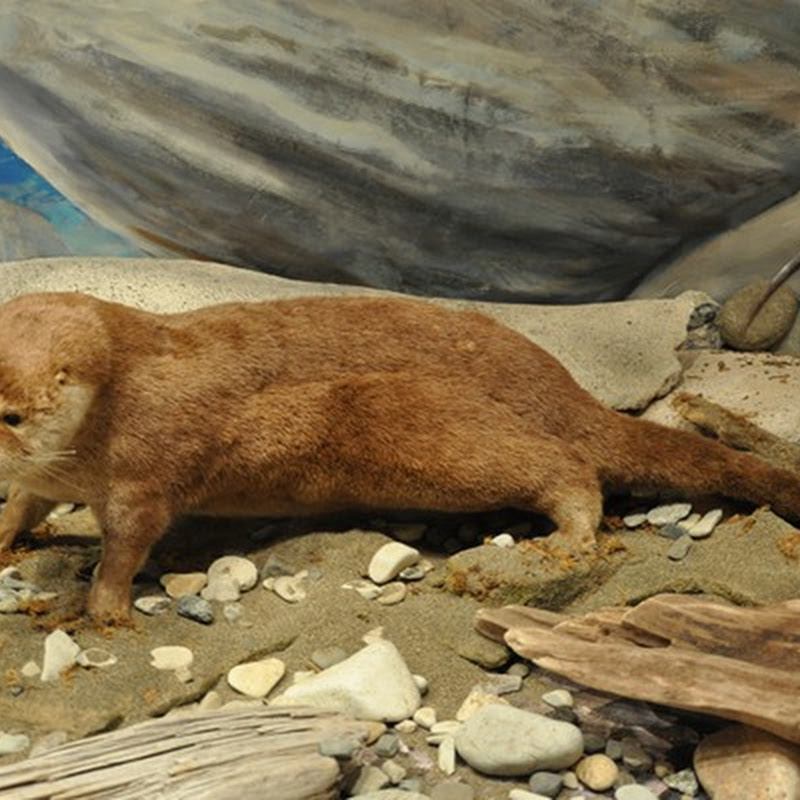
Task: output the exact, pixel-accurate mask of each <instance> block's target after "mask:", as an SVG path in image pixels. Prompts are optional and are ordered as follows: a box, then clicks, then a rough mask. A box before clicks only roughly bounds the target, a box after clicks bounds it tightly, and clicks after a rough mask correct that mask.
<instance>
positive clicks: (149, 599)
mask: <svg viewBox="0 0 800 800" xmlns="http://www.w3.org/2000/svg"><path fill="white" fill-rule="evenodd" d="M170 602H171V601H170V599H169V597H163V596H162V595H147V596H145V597H137V598H136V600H134V601H133V607H134V608H135V609H136V610H137V611H141V612H142V614H147V615H148V616H149V617H152V616H155V615H156V614H163V613H164V612H165V611H167V610H168V609H169V607H170Z"/></svg>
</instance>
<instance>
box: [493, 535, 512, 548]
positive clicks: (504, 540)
mask: <svg viewBox="0 0 800 800" xmlns="http://www.w3.org/2000/svg"><path fill="white" fill-rule="evenodd" d="M489 542H490V543H491V544H493V545H494V546H495V547H504V548H506V549H509V548H511V547H513V546H514V545H515V544H516V543H517V542H516V540H515V539H514V537H513V536H512V535H511V534H510V533H498V534H497V536H492V538H491V539H489Z"/></svg>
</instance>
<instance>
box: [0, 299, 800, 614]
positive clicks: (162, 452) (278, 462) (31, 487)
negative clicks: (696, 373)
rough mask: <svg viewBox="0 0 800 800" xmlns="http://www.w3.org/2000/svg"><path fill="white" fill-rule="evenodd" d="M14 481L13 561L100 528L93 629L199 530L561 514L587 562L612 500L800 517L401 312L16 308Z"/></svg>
mask: <svg viewBox="0 0 800 800" xmlns="http://www.w3.org/2000/svg"><path fill="white" fill-rule="evenodd" d="M9 414H12V415H13V414H17V415H19V416H20V417H21V418H22V421H21V422H19V423H18V422H17V420H16V419H14V417H13V416H12V417H9V416H8V415H9ZM3 419H5V420H6V422H5V423H3V422H2V421H1V420H3ZM15 423H16V424H15ZM0 477H5V478H9V479H11V480H13V481H14V484H13V487H12V492H11V496H10V500H9V502H8V504H7V506H6V509H5V511H4V513H3V516H2V519H0V549H2V548H7V547H10V546H11V544H12V543H13V541H14V537H15V536H16V534H17V533H18V532H19V531H20V530H21V529H23V528H26V527H29V526H31V525H33V524H35V523H36V522H37V521H38V520H40V519H41V518H42V516H43V514H44V513H46V511H47V509H48V507H49V505H50V504H51V503H52V502H55V501H58V500H72V501H80V502H84V503H87V504H88V505H89V506H90V507H91V508H92V509H93V510H94V512H95V514H96V515H97V517H98V520H99V521H100V523H101V526H102V529H103V536H104V548H103V557H102V561H101V564H100V568H99V572H98V575H97V578H96V580H95V582H94V585H93V587H92V590H91V593H90V597H89V611H90V612H91V614H92V615H93V616H95V617H98V618H113V617H120V616H125V615H126V614H127V613H128V610H129V604H130V592H131V582H132V579H133V576H134V574H135V573H136V571H137V570H138V569H139V568H140V567H141V565H142V563H143V561H144V560H145V558H146V557H147V554H148V552H149V550H150V548H151V546H152V545H153V544H154V543H155V542H156V541H157V540H158V539H159V537H161V535H162V534H163V532H164V530H165V529H166V527H167V526H168V524H169V522H170V521H171V520H172V519H173V518H174V517H175V516H176V515H178V514H181V513H187V512H188V513H203V514H211V515H214V514H225V515H229V514H234V515H236V514H238V515H258V516H262V515H263V516H269V515H300V514H310V513H316V512H327V511H335V510H340V509H399V508H414V509H426V510H437V511H472V510H483V509H491V508H498V507H506V506H514V507H519V508H522V509H530V510H532V511H533V510H535V511H539V512H543V513H545V514H547V515H549V516H550V517H551V518H552V519H553V521H554V522H555V523H556V525H557V527H558V531H557V533H556V534H554V535H556V536H558V537H559V539H560V540H561V541H562V542H563V543H564V544H566V545H567V546H569V547H573V548H586V547H590V546H591V544H592V543H593V542H594V537H595V531H596V528H597V526H598V524H599V521H600V516H601V512H602V490H603V489H604V488H615V489H619V488H632V487H634V486H636V487H651V488H672V489H679V490H684V491H687V492H692V493H708V492H721V493H724V494H727V495H729V496H732V497H737V498H743V499H747V500H751V501H753V502H756V503H764V502H766V503H771V504H772V505H773V506H774V507H775V508H776V510H778V511H779V513H782V514H785V515H788V516H791V517H793V518H797V517H798V516H800V480H798V478H797V477H795V475H794V474H792V473H791V472H788V471H785V470H779V469H775V468H773V467H770V466H768V465H767V464H765V463H764V462H762V461H760V460H758V459H757V458H755V457H753V456H749V455H746V454H743V453H738V452H736V451H733V450H730V449H728V448H726V447H724V446H722V445H720V444H717V443H715V442H711V441H708V440H705V439H703V438H702V437H700V436H697V435H694V434H689V433H684V432H678V431H673V430H669V429H666V428H661V427H659V426H656V425H652V424H649V423H646V422H642V421H639V420H635V419H632V418H629V417H626V416H624V415H621V414H617V413H616V412H614V411H611V410H609V409H607V408H606V407H604V406H603V405H602V404H601V403H599V402H598V401H597V400H595V399H594V398H593V397H592V396H591V395H589V394H588V393H587V392H585V391H584V390H583V389H581V388H580V387H579V386H578V385H577V384H576V383H575V381H574V380H573V379H572V378H571V376H570V375H569V373H568V372H567V371H566V370H565V369H564V367H562V366H561V364H559V362H558V361H556V360H555V359H554V358H553V357H552V356H550V355H548V354H547V353H546V352H544V351H543V350H541V349H540V348H539V347H537V346H536V345H534V344H532V343H530V342H529V341H528V340H527V339H525V338H524V337H523V336H521V335H519V334H517V333H514V332H513V331H511V330H509V329H507V328H505V327H503V326H502V325H500V324H498V323H496V322H493V321H492V320H490V319H488V318H487V317H485V316H482V315H480V314H476V313H471V312H455V311H446V310H443V309H442V308H440V307H437V306H434V305H431V304H428V303H424V302H420V301H413V300H399V299H398V300H395V299H368V298H335V299H334V298H313V299H301V300H287V301H277V302H271V303H241V304H228V305H221V306H216V307H212V308H207V309H203V310H199V311H194V312H189V313H185V314H173V315H156V314H150V313H146V312H144V311H139V310H135V309H132V308H128V307H126V306H122V305H117V304H113V303H107V302H103V301H101V300H97V299H95V298H91V297H88V296H84V295H79V294H40V295H26V296H21V297H18V298H16V299H14V300H12V301H10V302H8V303H6V304H4V305H2V306H0Z"/></svg>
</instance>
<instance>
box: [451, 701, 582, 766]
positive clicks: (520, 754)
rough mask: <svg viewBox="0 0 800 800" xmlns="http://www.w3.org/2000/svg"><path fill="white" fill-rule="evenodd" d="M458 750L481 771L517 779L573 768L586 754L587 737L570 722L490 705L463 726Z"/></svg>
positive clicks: (458, 737)
mask: <svg viewBox="0 0 800 800" xmlns="http://www.w3.org/2000/svg"><path fill="white" fill-rule="evenodd" d="M456 750H457V751H458V754H459V755H460V756H461V758H463V759H464V761H466V762H467V763H468V764H469V765H470V766H471V767H472V768H473V769H476V770H478V771H479V772H483V773H485V774H487V775H499V776H504V777H513V776H515V775H529V774H530V773H532V772H535V771H536V770H541V769H564V768H566V767H569V766H571V765H572V764H574V763H575V762H576V761H577V760H578V759H579V758H580V757H581V756H582V755H583V735H582V734H581V732H580V729H579V728H577V727H576V726H575V725H572V724H571V723H569V722H559V721H557V720H552V719H549V718H548V717H545V716H542V715H541V714H534V713H532V712H530V711H523V710H521V709H519V708H514V707H513V706H505V705H487V706H484V707H483V708H481V709H479V710H478V711H476V712H475V713H474V714H473V715H472V716H471V717H470V718H469V719H468V720H467V721H466V722H465V723H464V724H463V725H462V726H461V729H460V730H459V731H458V733H457V734H456Z"/></svg>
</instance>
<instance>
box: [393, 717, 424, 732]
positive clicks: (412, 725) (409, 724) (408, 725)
mask: <svg viewBox="0 0 800 800" xmlns="http://www.w3.org/2000/svg"><path fill="white" fill-rule="evenodd" d="M417 727H418V726H417V723H416V722H414V720H413V719H401V720H400V722H398V723H397V725H395V726H394V729H395V730H396V731H397V732H398V733H416V730H417Z"/></svg>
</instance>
